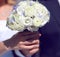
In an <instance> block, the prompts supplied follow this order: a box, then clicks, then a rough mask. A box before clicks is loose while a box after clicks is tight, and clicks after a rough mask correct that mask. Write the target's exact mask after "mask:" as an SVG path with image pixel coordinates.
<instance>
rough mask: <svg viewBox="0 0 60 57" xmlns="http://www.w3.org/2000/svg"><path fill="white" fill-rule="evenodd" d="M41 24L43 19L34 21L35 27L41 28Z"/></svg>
mask: <svg viewBox="0 0 60 57" xmlns="http://www.w3.org/2000/svg"><path fill="white" fill-rule="evenodd" d="M41 24H42V19H40V18H38V17H36V18H34V20H33V25H34V26H35V27H41Z"/></svg>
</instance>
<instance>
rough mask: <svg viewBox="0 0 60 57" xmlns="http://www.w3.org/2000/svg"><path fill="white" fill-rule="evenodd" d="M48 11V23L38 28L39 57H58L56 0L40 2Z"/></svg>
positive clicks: (59, 25)
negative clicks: (40, 35)
mask: <svg viewBox="0 0 60 57" xmlns="http://www.w3.org/2000/svg"><path fill="white" fill-rule="evenodd" d="M39 2H41V3H42V4H44V5H45V6H46V7H47V8H48V10H49V11H50V21H49V23H47V24H46V25H45V26H44V27H42V28H40V30H39V32H40V33H41V34H42V37H41V38H40V41H41V43H40V44H41V45H40V57H60V6H59V4H58V0H45V1H44V0H42V1H39Z"/></svg>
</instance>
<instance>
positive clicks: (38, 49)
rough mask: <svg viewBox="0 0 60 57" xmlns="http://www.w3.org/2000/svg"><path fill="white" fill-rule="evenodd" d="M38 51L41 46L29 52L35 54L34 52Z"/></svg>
mask: <svg viewBox="0 0 60 57" xmlns="http://www.w3.org/2000/svg"><path fill="white" fill-rule="evenodd" d="M38 51H39V48H35V49H32V50H30V51H29V54H31V55H33V54H35V53H36V52H38Z"/></svg>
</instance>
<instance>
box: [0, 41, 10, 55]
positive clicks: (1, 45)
mask: <svg viewBox="0 0 60 57" xmlns="http://www.w3.org/2000/svg"><path fill="white" fill-rule="evenodd" d="M9 50H10V49H9V48H8V47H7V46H5V45H4V42H0V55H1V54H4V53H6V52H7V51H9Z"/></svg>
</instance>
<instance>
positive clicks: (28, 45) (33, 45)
mask: <svg viewBox="0 0 60 57" xmlns="http://www.w3.org/2000/svg"><path fill="white" fill-rule="evenodd" d="M18 46H19V48H20V49H28V50H30V49H33V48H37V47H39V40H34V41H33V42H28V41H25V42H20V43H19V44H18Z"/></svg>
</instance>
